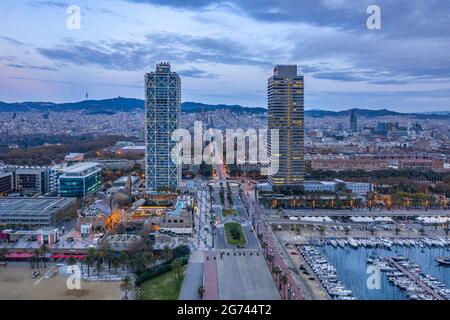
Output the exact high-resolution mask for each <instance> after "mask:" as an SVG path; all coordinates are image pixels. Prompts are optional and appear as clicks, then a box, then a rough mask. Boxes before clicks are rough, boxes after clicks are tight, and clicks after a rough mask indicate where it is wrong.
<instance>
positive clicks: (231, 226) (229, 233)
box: [225, 222, 246, 246]
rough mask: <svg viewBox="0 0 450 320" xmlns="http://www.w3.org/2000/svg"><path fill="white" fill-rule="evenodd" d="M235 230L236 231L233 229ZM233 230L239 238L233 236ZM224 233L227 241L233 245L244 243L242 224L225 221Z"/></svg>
mask: <svg viewBox="0 0 450 320" xmlns="http://www.w3.org/2000/svg"><path fill="white" fill-rule="evenodd" d="M233 230H236V231H233ZM233 232H235V233H236V234H238V236H239V238H237V237H236V238H235V237H233ZM225 234H226V237H227V242H228V243H229V244H233V245H242V246H243V245H245V243H246V241H245V236H244V230H242V226H241V225H240V224H239V223H236V222H228V223H225Z"/></svg>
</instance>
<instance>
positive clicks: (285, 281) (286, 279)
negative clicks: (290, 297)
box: [281, 273, 288, 299]
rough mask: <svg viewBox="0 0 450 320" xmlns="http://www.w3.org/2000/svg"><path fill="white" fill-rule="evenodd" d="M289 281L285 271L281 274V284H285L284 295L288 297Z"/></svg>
mask: <svg viewBox="0 0 450 320" xmlns="http://www.w3.org/2000/svg"><path fill="white" fill-rule="evenodd" d="M287 283H288V277H287V276H286V275H285V274H284V273H283V275H282V276H281V284H282V285H283V296H284V299H286V285H287Z"/></svg>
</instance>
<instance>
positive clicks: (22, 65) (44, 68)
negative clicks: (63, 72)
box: [8, 63, 58, 71]
mask: <svg viewBox="0 0 450 320" xmlns="http://www.w3.org/2000/svg"><path fill="white" fill-rule="evenodd" d="M8 67H11V68H16V69H36V70H43V71H58V69H56V68H53V67H47V66H34V65H29V64H18V63H10V64H8Z"/></svg>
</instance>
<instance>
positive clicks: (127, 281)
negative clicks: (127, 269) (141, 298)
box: [120, 276, 133, 300]
mask: <svg viewBox="0 0 450 320" xmlns="http://www.w3.org/2000/svg"><path fill="white" fill-rule="evenodd" d="M120 289H121V290H122V291H125V296H124V299H126V300H128V292H130V291H131V290H132V289H133V282H132V281H131V277H130V276H125V277H124V278H123V280H122V283H121V284H120Z"/></svg>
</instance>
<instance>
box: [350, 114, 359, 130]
mask: <svg viewBox="0 0 450 320" xmlns="http://www.w3.org/2000/svg"><path fill="white" fill-rule="evenodd" d="M350 132H351V133H356V132H358V116H357V115H356V110H355V109H352V113H351V114H350Z"/></svg>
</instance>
